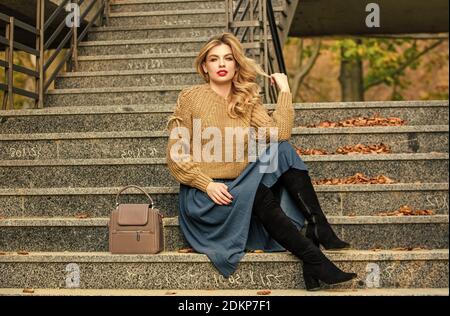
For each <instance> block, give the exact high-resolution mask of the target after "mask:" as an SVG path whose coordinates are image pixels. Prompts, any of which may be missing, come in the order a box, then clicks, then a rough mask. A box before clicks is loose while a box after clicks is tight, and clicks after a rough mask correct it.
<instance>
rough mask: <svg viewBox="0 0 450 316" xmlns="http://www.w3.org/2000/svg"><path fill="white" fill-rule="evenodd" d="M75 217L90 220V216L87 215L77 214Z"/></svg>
mask: <svg viewBox="0 0 450 316" xmlns="http://www.w3.org/2000/svg"><path fill="white" fill-rule="evenodd" d="M75 217H76V218H88V217H89V215H88V214H86V213H78V214H75Z"/></svg>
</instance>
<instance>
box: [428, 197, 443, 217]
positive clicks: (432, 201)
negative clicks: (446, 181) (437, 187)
mask: <svg viewBox="0 0 450 316" xmlns="http://www.w3.org/2000/svg"><path fill="white" fill-rule="evenodd" d="M426 200H427V205H426V206H427V208H431V209H434V210H436V211H444V212H445V213H448V194H443V195H440V196H438V195H435V194H429V195H427V198H426Z"/></svg>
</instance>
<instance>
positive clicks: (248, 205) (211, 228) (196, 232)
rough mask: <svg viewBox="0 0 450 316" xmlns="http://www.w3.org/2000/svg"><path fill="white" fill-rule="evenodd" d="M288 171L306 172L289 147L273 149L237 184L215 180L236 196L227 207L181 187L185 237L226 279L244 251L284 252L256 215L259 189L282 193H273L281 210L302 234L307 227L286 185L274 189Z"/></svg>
mask: <svg viewBox="0 0 450 316" xmlns="http://www.w3.org/2000/svg"><path fill="white" fill-rule="evenodd" d="M289 168H296V169H300V170H308V168H307V166H306V165H305V163H304V162H303V160H302V159H301V158H300V157H299V155H298V154H297V152H296V151H295V148H294V147H293V146H292V145H291V144H290V143H289V142H288V141H282V142H277V143H272V144H271V145H270V146H268V147H267V148H266V150H265V151H264V152H263V153H262V154H261V155H260V156H259V157H258V158H257V159H256V161H253V162H250V163H249V164H248V166H247V167H246V168H245V169H244V171H243V172H242V173H241V174H240V175H239V176H238V177H237V178H236V179H226V180H225V179H214V181H216V182H222V183H225V184H226V185H227V186H228V192H230V194H231V195H232V196H233V201H232V203H230V204H229V205H218V204H215V203H214V202H213V201H212V200H211V198H210V197H209V196H208V194H206V193H205V192H203V191H201V190H199V189H197V188H193V187H190V186H186V185H184V184H180V193H179V217H178V218H179V223H180V228H181V231H182V232H183V234H184V237H185V238H186V240H187V242H188V243H189V244H190V246H191V247H192V248H193V249H194V250H195V251H196V252H198V253H203V254H206V255H207V256H208V258H209V259H210V260H211V262H212V263H213V264H214V266H215V267H216V268H217V269H218V271H219V272H220V273H221V274H222V275H223V276H224V277H226V278H227V277H229V276H230V275H231V274H232V273H233V272H234V271H235V270H236V268H237V266H238V264H239V261H240V260H241V259H242V257H243V256H244V255H245V251H246V250H249V251H250V250H256V249H260V250H264V251H265V252H272V251H284V250H285V249H284V248H283V247H282V246H281V245H280V244H278V243H277V242H276V241H275V240H273V239H272V238H271V237H270V235H269V234H268V233H267V231H266V230H265V228H264V227H263V225H262V224H261V222H260V221H259V220H258V218H257V217H256V216H254V215H253V214H252V209H253V201H254V198H255V194H256V191H257V189H258V186H259V184H260V183H262V184H264V185H265V186H267V187H269V188H273V189H274V188H275V187H278V189H277V190H276V191H275V192H274V193H275V195H276V196H277V198H278V200H279V201H280V206H281V208H282V209H283V211H284V212H285V213H286V215H287V216H289V217H290V219H291V220H292V221H293V223H294V224H295V225H296V226H297V227H298V228H299V229H301V228H302V227H303V226H304V217H303V215H302V214H301V212H300V210H299V209H298V208H297V206H296V205H295V203H294V201H293V200H292V199H291V198H290V196H289V194H288V192H287V190H286V189H285V188H284V187H283V186H282V185H277V186H274V184H275V183H277V180H278V178H279V177H280V176H281V175H282V174H283V173H284V172H286V171H287V170H288V169H289Z"/></svg>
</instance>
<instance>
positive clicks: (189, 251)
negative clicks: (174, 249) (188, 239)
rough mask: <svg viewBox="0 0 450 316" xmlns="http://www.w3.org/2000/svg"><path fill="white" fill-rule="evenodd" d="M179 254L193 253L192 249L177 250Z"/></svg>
mask: <svg viewBox="0 0 450 316" xmlns="http://www.w3.org/2000/svg"><path fill="white" fill-rule="evenodd" d="M178 252H179V253H191V252H194V249H192V248H183V249H178Z"/></svg>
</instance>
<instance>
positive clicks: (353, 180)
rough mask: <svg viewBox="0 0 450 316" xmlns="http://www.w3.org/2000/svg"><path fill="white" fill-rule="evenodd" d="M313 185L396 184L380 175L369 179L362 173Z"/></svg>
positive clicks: (314, 181) (321, 180)
mask: <svg viewBox="0 0 450 316" xmlns="http://www.w3.org/2000/svg"><path fill="white" fill-rule="evenodd" d="M312 182H313V184H316V185H338V184H391V183H395V181H394V180H392V179H390V178H388V177H386V176H383V175H379V176H377V177H375V178H368V177H366V176H365V175H364V174H362V173H356V174H355V175H353V176H350V177H346V178H326V179H320V180H313V181H312Z"/></svg>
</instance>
